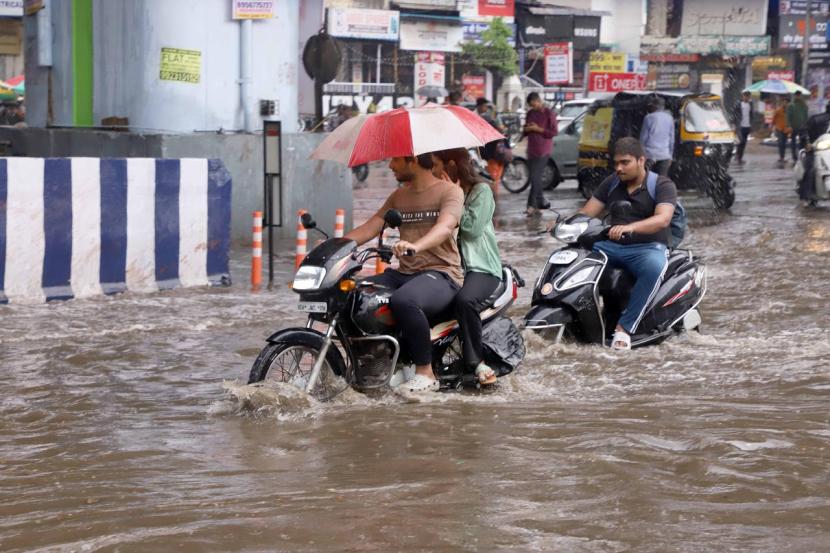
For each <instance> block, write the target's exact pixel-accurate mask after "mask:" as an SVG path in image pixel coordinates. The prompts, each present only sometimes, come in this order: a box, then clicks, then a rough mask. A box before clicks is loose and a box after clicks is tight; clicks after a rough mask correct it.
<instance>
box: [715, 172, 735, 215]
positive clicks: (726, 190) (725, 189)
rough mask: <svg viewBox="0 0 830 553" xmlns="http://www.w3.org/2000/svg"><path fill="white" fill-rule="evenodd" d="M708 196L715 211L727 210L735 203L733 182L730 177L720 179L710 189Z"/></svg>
mask: <svg viewBox="0 0 830 553" xmlns="http://www.w3.org/2000/svg"><path fill="white" fill-rule="evenodd" d="M710 196H711V197H712V203H714V204H715V208H716V209H719V210H726V209H729V208H730V207H732V204H734V203H735V181H734V180H733V179H732V177H726V178H723V179H721V180H720V182H717V183H715V184H713V185H712V187H711V188H710Z"/></svg>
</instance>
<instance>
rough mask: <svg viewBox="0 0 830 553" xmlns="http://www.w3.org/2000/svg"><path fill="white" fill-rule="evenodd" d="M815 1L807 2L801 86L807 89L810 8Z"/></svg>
mask: <svg viewBox="0 0 830 553" xmlns="http://www.w3.org/2000/svg"><path fill="white" fill-rule="evenodd" d="M812 4H813V0H807V9H806V10H805V12H804V49H803V50H802V52H801V57H802V59H801V86H803V87H804V88H807V71H809V61H810V7H811V6H812Z"/></svg>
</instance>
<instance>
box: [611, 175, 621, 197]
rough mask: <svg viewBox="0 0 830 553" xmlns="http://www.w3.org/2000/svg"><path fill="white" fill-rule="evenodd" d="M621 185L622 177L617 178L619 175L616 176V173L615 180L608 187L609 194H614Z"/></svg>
mask: <svg viewBox="0 0 830 553" xmlns="http://www.w3.org/2000/svg"><path fill="white" fill-rule="evenodd" d="M619 184H620V177H618V176H617V174H616V173H614V178H613V179H611V184H609V185H608V194H609V195H610V194H611V192H613V191H614V189H615V188H616V187H617V186H618V185H619Z"/></svg>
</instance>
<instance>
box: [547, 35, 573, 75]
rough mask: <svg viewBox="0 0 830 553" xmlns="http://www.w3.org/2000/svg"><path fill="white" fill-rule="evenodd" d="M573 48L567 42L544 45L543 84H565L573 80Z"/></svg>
mask: <svg viewBox="0 0 830 553" xmlns="http://www.w3.org/2000/svg"><path fill="white" fill-rule="evenodd" d="M572 56H573V48H571V44H570V43H569V42H555V43H551V44H545V84H549V85H550V84H567V83H569V82H571V80H572V79H573V57H572Z"/></svg>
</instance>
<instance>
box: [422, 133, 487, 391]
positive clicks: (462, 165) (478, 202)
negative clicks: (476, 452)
mask: <svg viewBox="0 0 830 553" xmlns="http://www.w3.org/2000/svg"><path fill="white" fill-rule="evenodd" d="M432 157H433V173H434V174H435V176H436V177H439V178H443V179H446V180H450V181H452V182H454V183H457V184H458V185H460V186H461V189H462V190H463V191H464V211H463V213H462V215H461V221H460V222H459V226H458V248H459V249H460V250H461V260H462V263H463V265H464V270H465V274H464V286H463V287H462V288H461V290H460V291H459V292H458V294H457V295H456V296H455V301H454V307H455V312H456V317H457V318H458V323H459V324H460V326H461V340H462V345H463V352H464V361H465V363H466V364H467V365H468V366H469V367H470V368H471V369H474V370H475V374H476V376H477V377H478V380H479V382H480V383H481V384H493V383H494V382H495V381H496V374H495V372H494V371H493V369H491V368H490V367H488V366H487V364H486V363H485V362H484V359H483V357H482V348H483V346H482V342H481V317H480V315H479V314H480V313H481V311H482V310H483V309H484V307H485V302H486V300H487V299H488V298H489V297H490V295H491V294H492V293H493V292H494V291H495V290H496V288H497V287H498V285H499V283H500V282H501V276H502V266H501V256H500V255H499V247H498V244H497V243H496V232H495V229H494V228H493V212H494V211H495V209H496V202H495V199H494V198H493V192H492V190H490V187H489V186H488V185H487V183H484V182H479V181H478V179H477V178H476V177H475V172H474V170H473V167H472V164H471V162H470V154H469V153H468V152H467V150H465V149H464V148H454V149H451V150H441V151H439V152H433V153H432Z"/></svg>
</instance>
